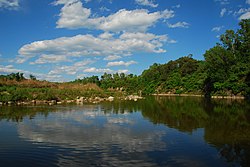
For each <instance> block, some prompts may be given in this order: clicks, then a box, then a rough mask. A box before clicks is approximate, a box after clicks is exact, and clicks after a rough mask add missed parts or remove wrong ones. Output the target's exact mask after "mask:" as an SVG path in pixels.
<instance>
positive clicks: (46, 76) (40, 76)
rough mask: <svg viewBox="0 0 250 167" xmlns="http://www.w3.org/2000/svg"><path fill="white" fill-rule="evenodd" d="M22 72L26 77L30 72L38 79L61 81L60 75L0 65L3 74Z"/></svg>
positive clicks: (0, 71)
mask: <svg viewBox="0 0 250 167" xmlns="http://www.w3.org/2000/svg"><path fill="white" fill-rule="evenodd" d="M17 72H20V73H23V74H24V76H25V77H26V78H29V75H30V74H32V75H34V76H36V78H37V79H39V80H48V81H55V82H57V81H62V80H63V78H62V76H61V75H54V74H42V73H36V72H30V71H26V70H21V69H16V68H14V66H13V65H6V66H3V65H0V73H3V74H10V73H17Z"/></svg>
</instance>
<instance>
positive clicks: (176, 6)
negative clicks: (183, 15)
mask: <svg viewBox="0 0 250 167" xmlns="http://www.w3.org/2000/svg"><path fill="white" fill-rule="evenodd" d="M180 7H181V5H180V4H178V5H175V6H172V8H180Z"/></svg>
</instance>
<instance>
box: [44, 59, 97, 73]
mask: <svg viewBox="0 0 250 167" xmlns="http://www.w3.org/2000/svg"><path fill="white" fill-rule="evenodd" d="M94 62H95V61H93V60H90V59H86V60H82V61H78V62H76V63H74V64H73V65H72V66H57V67H55V68H54V69H53V70H51V71H50V72H49V74H52V75H57V74H69V75H75V74H76V73H77V72H79V71H83V70H84V69H86V68H87V65H90V64H92V63H94Z"/></svg>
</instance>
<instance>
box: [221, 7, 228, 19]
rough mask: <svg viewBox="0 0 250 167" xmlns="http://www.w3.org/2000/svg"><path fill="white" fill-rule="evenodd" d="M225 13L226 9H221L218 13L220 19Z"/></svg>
mask: <svg viewBox="0 0 250 167" xmlns="http://www.w3.org/2000/svg"><path fill="white" fill-rule="evenodd" d="M226 12H227V9H226V8H223V9H221V11H220V17H223V16H224V15H225V13H226Z"/></svg>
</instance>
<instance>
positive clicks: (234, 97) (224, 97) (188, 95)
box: [152, 93, 246, 99]
mask: <svg viewBox="0 0 250 167" xmlns="http://www.w3.org/2000/svg"><path fill="white" fill-rule="evenodd" d="M152 95H153V96H181V97H205V96H204V95H196V94H168V93H159V94H152ZM211 98H212V99H246V98H245V97H244V96H211Z"/></svg>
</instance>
